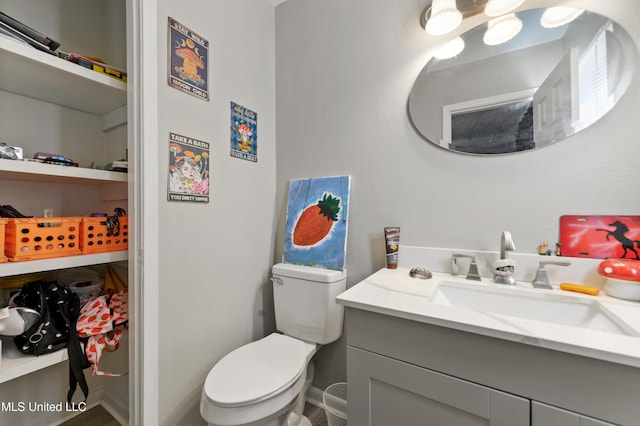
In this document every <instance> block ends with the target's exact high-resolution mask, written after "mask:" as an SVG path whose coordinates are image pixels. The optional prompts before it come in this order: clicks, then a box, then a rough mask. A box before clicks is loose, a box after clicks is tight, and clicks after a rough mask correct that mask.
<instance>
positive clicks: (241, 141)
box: [231, 102, 258, 162]
mask: <svg viewBox="0 0 640 426" xmlns="http://www.w3.org/2000/svg"><path fill="white" fill-rule="evenodd" d="M257 126H258V114H257V113H256V112H255V111H251V110H250V109H249V108H245V107H243V106H242V105H238V104H236V103H235V102H231V156H232V157H235V158H241V159H243V160H247V161H253V162H257V161H258V127H257Z"/></svg>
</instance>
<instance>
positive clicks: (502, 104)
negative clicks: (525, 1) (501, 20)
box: [408, 9, 637, 155]
mask: <svg viewBox="0 0 640 426" xmlns="http://www.w3.org/2000/svg"><path fill="white" fill-rule="evenodd" d="M544 11H545V10H544V9H533V10H526V11H521V12H517V13H516V14H515V15H516V17H517V19H519V20H520V21H521V22H522V28H521V30H520V31H519V32H518V33H517V35H515V36H514V37H513V38H511V39H510V40H509V41H507V42H503V43H499V44H493V45H489V44H487V43H486V38H487V37H486V33H487V28H488V25H487V24H486V23H485V24H483V25H480V26H477V27H475V28H473V29H471V30H470V31H467V32H466V33H465V34H463V35H462V36H461V39H462V41H463V43H462V45H463V50H462V51H461V52H460V53H457V55H455V56H453V57H451V58H449V59H438V58H436V57H434V58H433V59H431V60H430V61H429V62H428V63H427V65H426V66H425V67H424V69H423V70H422V71H421V73H420V75H419V76H418V78H417V79H416V82H415V83H414V86H413V89H412V91H411V94H410V96H409V103H408V110H409V115H410V117H411V121H412V122H413V124H414V127H415V128H416V130H417V131H418V132H419V133H420V134H421V135H422V136H424V137H425V138H426V139H427V140H429V141H430V142H432V143H434V144H436V145H439V146H440V147H442V148H446V149H449V150H452V151H456V152H461V153H467V154H485V155H486V154H506V153H514V152H524V151H528V150H531V149H536V148H542V147H545V146H548V145H550V144H553V143H556V142H559V141H562V140H564V139H566V138H567V137H569V136H571V135H573V134H575V133H577V132H579V131H580V130H582V129H584V128H586V127H588V126H590V125H591V124H593V123H595V122H596V121H597V120H599V119H600V118H601V117H602V116H604V115H605V114H606V113H607V112H608V111H609V110H611V108H613V106H614V105H615V104H616V102H617V101H618V100H619V99H620V97H621V96H622V95H623V94H624V92H625V91H626V89H627V88H628V86H629V84H630V82H631V78H632V76H633V73H634V71H635V63H636V56H637V52H636V47H635V45H634V43H633V41H632V40H631V38H630V37H629V35H628V34H627V32H626V31H625V30H624V29H623V28H621V27H620V26H619V25H618V24H616V23H615V22H613V21H611V20H610V19H609V18H607V17H605V16H602V15H598V14H595V13H592V12H587V11H584V12H583V13H580V14H579V15H578V16H577V18H575V19H574V20H573V21H571V22H569V23H566V24H564V25H560V26H557V27H555V28H545V27H543V26H542V25H541V18H542V16H543V13H544ZM483 39H485V40H484V41H483ZM452 44H457V45H458V49H459V48H460V42H456V43H452ZM438 56H440V57H446V56H447V55H446V54H439V55H438Z"/></svg>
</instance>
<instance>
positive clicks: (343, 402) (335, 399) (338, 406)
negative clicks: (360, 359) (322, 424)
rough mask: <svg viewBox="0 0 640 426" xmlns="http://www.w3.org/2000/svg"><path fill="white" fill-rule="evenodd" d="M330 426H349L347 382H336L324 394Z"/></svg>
mask: <svg viewBox="0 0 640 426" xmlns="http://www.w3.org/2000/svg"><path fill="white" fill-rule="evenodd" d="M322 403H323V404H324V411H325V413H326V414H327V420H328V421H329V426H347V384H346V383H334V384H332V385H331V386H329V387H328V388H326V389H325V391H324V393H323V394H322Z"/></svg>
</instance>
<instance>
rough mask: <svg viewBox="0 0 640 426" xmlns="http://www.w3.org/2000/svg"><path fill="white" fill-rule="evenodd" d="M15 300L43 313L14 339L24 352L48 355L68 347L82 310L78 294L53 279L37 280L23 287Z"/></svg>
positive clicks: (18, 303) (16, 302)
mask: <svg viewBox="0 0 640 426" xmlns="http://www.w3.org/2000/svg"><path fill="white" fill-rule="evenodd" d="M14 303H15V304H16V305H17V306H24V307H27V308H31V309H34V310H36V311H37V312H39V313H40V320H39V321H37V322H36V323H35V324H34V325H33V326H32V327H31V328H29V329H28V330H26V331H25V332H24V333H22V334H21V335H19V336H16V337H15V338H14V339H13V341H14V343H15V344H16V347H17V348H18V350H19V351H20V352H22V353H23V354H28V355H44V354H48V353H51V352H56V351H58V350H60V349H62V348H65V347H67V342H68V341H69V338H70V333H71V330H73V332H74V333H75V331H76V330H75V323H76V321H77V319H78V315H79V314H80V299H79V298H78V295H77V294H75V293H73V292H72V291H69V290H67V289H66V288H64V287H62V286H59V285H58V284H57V283H55V282H53V281H44V280H41V281H33V282H29V283H26V284H25V285H24V286H23V287H22V290H20V293H19V294H18V295H17V296H16V298H15V299H14ZM71 323H72V324H71ZM71 325H72V326H73V328H72V327H71Z"/></svg>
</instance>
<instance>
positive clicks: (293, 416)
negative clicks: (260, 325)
mask: <svg viewBox="0 0 640 426" xmlns="http://www.w3.org/2000/svg"><path fill="white" fill-rule="evenodd" d="M272 281H273V300H274V305H275V306H274V308H275V309H274V310H275V317H276V328H277V329H278V331H280V332H281V333H282V334H280V333H273V334H270V335H269V336H267V337H264V338H262V339H260V340H257V341H255V342H252V343H249V344H247V345H244V346H242V347H240V348H238V349H236V350H234V351H232V352H231V353H229V354H228V355H226V356H225V357H224V358H222V359H221V360H220V361H219V362H218V363H217V364H216V365H214V366H213V368H212V369H211V371H209V374H208V375H207V379H206V380H205V383H204V387H203V389H202V397H201V399H200V414H201V415H202V417H203V418H204V419H205V420H206V421H207V423H208V424H210V425H216V426H232V425H233V426H240V425H256V426H258V425H259V426H283V425H287V426H298V425H301V426H302V425H310V423H309V420H307V419H306V418H305V417H304V416H303V415H302V410H303V408H304V402H305V393H306V391H307V389H308V388H309V386H310V385H311V382H312V380H313V364H312V363H311V358H312V357H313V355H314V354H315V353H316V351H317V350H318V348H319V345H322V344H326V343H330V342H333V341H334V340H337V339H338V338H339V337H340V335H341V334H342V322H343V318H344V310H343V308H342V306H340V305H338V304H337V303H336V302H335V299H336V296H337V295H339V294H340V293H342V292H343V291H344V290H345V289H346V283H347V273H346V271H334V270H329V269H320V268H312V267H309V266H300V265H291V264H285V263H279V264H277V265H274V266H273V278H272Z"/></svg>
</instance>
